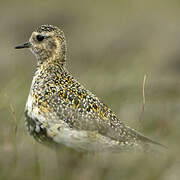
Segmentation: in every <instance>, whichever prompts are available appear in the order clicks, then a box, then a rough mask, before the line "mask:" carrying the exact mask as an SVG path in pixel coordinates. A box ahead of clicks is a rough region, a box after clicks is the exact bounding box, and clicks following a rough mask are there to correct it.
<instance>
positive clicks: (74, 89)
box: [15, 24, 161, 152]
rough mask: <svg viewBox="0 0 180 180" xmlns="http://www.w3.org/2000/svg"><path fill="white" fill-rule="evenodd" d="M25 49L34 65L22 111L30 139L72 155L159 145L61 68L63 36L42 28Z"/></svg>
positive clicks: (51, 27) (49, 27)
mask: <svg viewBox="0 0 180 180" xmlns="http://www.w3.org/2000/svg"><path fill="white" fill-rule="evenodd" d="M22 48H28V49H30V51H31V52H32V53H33V54H34V55H35V57H36V59H37V66H36V70H35V73H34V76H33V80H32V84H31V88H30V92H29V96H28V99H27V103H26V106H25V125H26V127H27V130H28V132H29V134H30V135H32V136H33V137H34V139H35V140H37V141H38V142H40V143H42V144H45V145H47V146H50V147H55V148H58V147H61V146H62V144H63V145H64V146H67V147H69V148H73V149H75V150H77V151H86V152H104V151H111V152H121V151H129V150H133V151H134V150H142V149H145V147H147V146H148V145H150V144H155V145H161V144H160V143H158V142H156V141H154V140H151V139H150V138H148V137H146V136H144V135H143V134H141V133H140V132H138V131H136V130H135V129H132V128H130V127H129V126H127V125H126V124H125V123H124V122H122V121H121V120H120V119H119V118H118V117H117V116H116V114H115V113H114V112H113V111H112V110H111V109H110V108H109V107H108V106H107V105H106V104H104V103H103V101H101V100H100V99H99V98H98V97H97V96H96V95H95V94H94V93H92V92H90V91H89V90H87V89H86V88H85V87H84V86H83V85H82V84H81V83H80V82H79V81H77V80H76V78H74V76H73V75H72V74H71V73H70V72H69V71H68V68H67V67H66V57H67V44H66V39H65V35H64V32H63V31H62V30H61V29H60V28H58V27H57V26H54V25H46V24H45V25H41V26H39V27H38V28H37V29H36V30H34V31H33V32H32V34H31V36H30V38H29V41H27V42H26V43H23V44H21V45H18V46H16V47H15V49H22Z"/></svg>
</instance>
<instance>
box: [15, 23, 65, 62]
mask: <svg viewBox="0 0 180 180" xmlns="http://www.w3.org/2000/svg"><path fill="white" fill-rule="evenodd" d="M15 48H16V49H21V48H29V49H30V50H31V51H32V53H33V54H34V55H35V56H36V58H37V59H38V60H39V61H41V62H44V61H46V60H49V59H52V60H59V61H60V63H62V64H64V63H65V60H66V40H65V36H64V33H63V31H61V30H60V29H59V28H58V27H56V26H53V25H41V26H40V27H38V28H37V29H36V30H35V31H34V32H33V33H32V35H31V37H30V38H29V41H28V42H26V43H24V44H22V45H19V46H16V47H15Z"/></svg>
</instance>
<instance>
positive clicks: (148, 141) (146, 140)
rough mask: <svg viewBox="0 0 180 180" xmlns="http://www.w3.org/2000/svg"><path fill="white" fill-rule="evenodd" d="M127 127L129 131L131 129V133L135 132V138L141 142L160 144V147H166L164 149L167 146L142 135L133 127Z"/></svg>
mask: <svg viewBox="0 0 180 180" xmlns="http://www.w3.org/2000/svg"><path fill="white" fill-rule="evenodd" d="M128 129H129V130H130V131H133V133H134V134H136V137H137V139H138V140H140V141H141V142H143V143H148V144H149V143H150V144H155V145H158V146H161V147H163V148H166V149H167V148H168V147H167V146H165V145H163V144H161V143H159V142H157V141H154V140H152V139H150V138H148V137H146V136H144V135H143V134H141V133H139V132H137V131H136V130H134V129H130V128H128Z"/></svg>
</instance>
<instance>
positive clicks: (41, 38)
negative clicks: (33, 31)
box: [36, 34, 44, 41]
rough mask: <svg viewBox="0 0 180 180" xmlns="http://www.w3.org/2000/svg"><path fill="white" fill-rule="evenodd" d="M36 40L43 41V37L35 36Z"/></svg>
mask: <svg viewBox="0 0 180 180" xmlns="http://www.w3.org/2000/svg"><path fill="white" fill-rule="evenodd" d="M36 39H37V40H38V41H42V40H43V39H44V36H42V35H40V34H38V35H37V36H36Z"/></svg>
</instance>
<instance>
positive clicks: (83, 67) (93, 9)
mask: <svg viewBox="0 0 180 180" xmlns="http://www.w3.org/2000/svg"><path fill="white" fill-rule="evenodd" d="M0 23H1V25H0V39H1V40H0V51H1V55H0V99H1V101H0V102H1V103H0V180H16V179H17V180H25V179H26V180H49V179H53V180H59V179H62V180H72V179H73V180H92V179H93V180H99V179H103V180H109V179H122V180H124V179H131V180H134V179H138V180H141V179H142V180H144V179H148V180H152V179H153V180H154V179H158V180H178V179H180V171H179V170H180V157H179V151H180V143H179V137H180V131H179V129H180V81H179V77H180V1H178V0H172V1H170V0H169V1H163V0H156V1H155V0H149V1H143V0H135V1H130V0H111V1H103V0H101V1H95V0H86V1H83V0H76V1H70V0H60V1H50V0H49V1H41V0H38V1H35V0H34V1H17V0H16V1H10V0H6V1H3V0H1V1H0ZM41 24H53V25H56V26H59V27H61V29H62V30H63V31H64V32H65V34H66V38H67V42H68V59H67V67H68V69H69V70H70V71H71V72H72V74H73V75H74V76H76V78H77V79H78V80H79V81H80V82H82V84H83V85H85V86H86V87H88V89H90V90H91V91H93V92H95V93H96V94H97V96H99V97H100V98H101V99H103V100H104V102H105V103H106V104H108V105H109V106H110V107H111V108H112V109H113V110H114V111H115V112H116V113H117V115H118V117H119V118H120V119H121V120H122V121H124V122H126V124H128V125H129V126H130V127H133V128H136V129H137V130H139V131H141V132H142V133H144V134H145V135H147V136H149V137H151V138H152V139H154V140H156V141H159V142H161V143H163V144H165V145H167V146H168V150H167V151H166V152H165V153H160V154H153V153H152V154H150V155H149V154H146V153H144V154H143V153H120V154H108V155H107V154H106V155H105V154H98V155H90V154H87V155H82V154H80V153H77V152H75V151H73V150H70V149H68V148H65V147H62V149H60V152H59V154H57V153H55V152H54V151H53V150H51V149H48V148H47V147H44V146H43V145H41V144H38V143H36V142H35V141H34V140H33V138H32V137H30V136H29V135H28V134H27V131H26V128H25V126H24V114H23V113H24V106H25V103H26V99H27V96H28V93H29V88H30V84H31V80H32V76H33V73H34V70H35V66H36V59H35V57H34V56H33V55H32V54H31V53H30V52H29V51H28V50H21V51H17V50H15V49H13V47H14V46H15V45H19V44H21V43H22V42H25V41H27V40H28V38H29V37H30V35H31V32H32V31H33V30H34V29H35V28H36V27H38V26H39V25H41ZM145 74H146V75H147V80H146V84H145V95H146V104H145V107H144V112H143V113H142V91H143V90H142V86H143V78H144V75H145Z"/></svg>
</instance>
